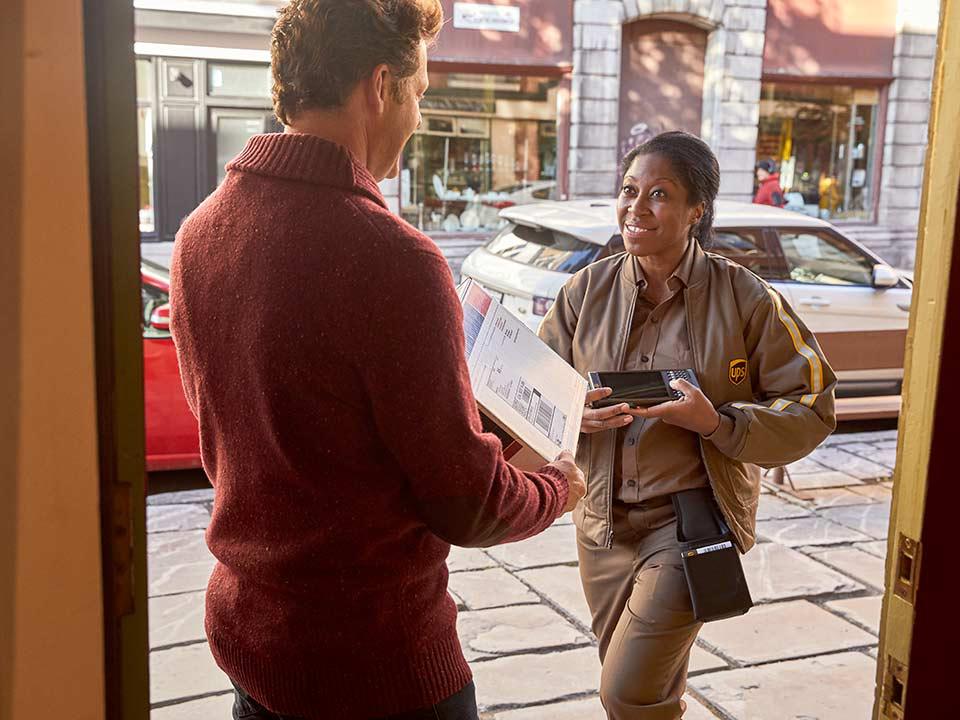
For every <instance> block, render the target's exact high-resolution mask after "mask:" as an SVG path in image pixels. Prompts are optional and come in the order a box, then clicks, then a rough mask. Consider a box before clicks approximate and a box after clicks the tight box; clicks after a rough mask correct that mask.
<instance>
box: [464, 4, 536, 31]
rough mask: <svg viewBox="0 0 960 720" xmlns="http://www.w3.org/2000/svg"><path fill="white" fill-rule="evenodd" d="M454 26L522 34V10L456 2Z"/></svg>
mask: <svg viewBox="0 0 960 720" xmlns="http://www.w3.org/2000/svg"><path fill="white" fill-rule="evenodd" d="M453 26H454V27H455V28H463V29H465V30H499V31H500V32H520V8H519V7H513V6H509V5H475V4H473V3H465V2H455V3H454V4H453Z"/></svg>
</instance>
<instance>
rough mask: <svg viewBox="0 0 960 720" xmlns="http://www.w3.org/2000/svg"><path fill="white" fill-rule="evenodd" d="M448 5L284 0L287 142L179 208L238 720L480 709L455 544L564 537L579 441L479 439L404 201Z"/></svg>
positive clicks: (182, 273)
mask: <svg viewBox="0 0 960 720" xmlns="http://www.w3.org/2000/svg"><path fill="white" fill-rule="evenodd" d="M442 20H443V11H442V9H441V4H440V0H389V1H388V0H365V1H364V2H344V1H343V0H293V2H291V3H290V4H289V5H287V6H286V7H284V8H283V9H282V10H281V11H280V13H279V17H278V19H277V22H276V25H275V26H274V29H273V38H272V48H271V56H272V72H273V80H274V84H273V94H274V108H275V111H276V113H277V117H278V118H279V119H280V120H281V121H282V122H283V124H284V126H285V132H284V133H282V134H271V135H259V136H256V137H254V138H252V139H251V140H250V141H249V142H248V143H247V146H246V148H245V149H244V150H243V152H242V153H241V154H240V155H239V156H238V157H236V158H235V159H234V160H233V161H232V162H230V163H229V164H228V165H227V175H226V179H225V180H224V182H223V183H222V184H221V185H220V187H219V188H218V189H217V190H216V191H214V193H213V194H211V195H210V196H209V197H208V198H207V199H206V200H204V202H203V203H202V204H201V205H200V207H199V208H197V210H195V211H194V212H193V213H192V214H191V215H190V217H188V218H187V220H186V221H185V222H184V224H183V226H182V228H181V230H180V232H179V234H178V236H177V242H176V246H175V251H174V256H173V263H172V267H171V305H172V313H171V328H172V331H173V338H174V341H175V342H176V346H177V354H178V358H179V361H180V368H181V374H182V377H183V385H184V390H185V394H186V397H187V401H188V403H189V405H190V408H191V410H192V411H193V412H194V414H195V415H196V416H197V418H198V420H199V424H200V445H201V454H202V458H203V465H204V469H205V470H206V472H207V475H208V476H209V477H210V480H211V482H212V484H213V486H214V488H215V490H216V495H215V500H214V507H213V517H212V520H211V523H210V527H209V529H208V530H207V543H208V545H209V546H210V549H211V551H212V552H213V554H214V555H215V556H216V558H217V564H216V567H215V568H214V571H213V574H212V576H211V578H210V582H209V585H208V589H207V596H206V632H207V638H208V639H209V643H210V649H211V651H212V653H213V655H214V658H215V659H216V661H217V664H218V665H219V666H220V667H221V668H222V669H223V671H224V672H225V673H226V674H227V675H228V676H229V677H230V679H231V680H232V681H233V683H234V686H235V688H236V694H235V700H234V711H233V712H234V717H236V718H241V717H242V718H245V719H247V720H254V719H256V720H279V719H281V718H282V719H283V720H294V719H296V720H300V719H303V720H361V719H365V720H370V719H372V718H396V719H398V720H399V719H400V718H402V719H403V720H421V719H427V718H429V720H476V718H477V706H476V700H475V694H474V687H473V683H472V680H471V673H470V669H469V667H468V665H467V663H466V661H465V660H464V657H463V654H462V652H461V649H460V643H459V641H458V638H457V632H456V615H457V610H456V605H455V604H454V602H453V600H452V599H451V597H450V595H449V594H448V593H447V568H446V558H447V554H448V552H449V550H450V544H451V543H454V544H457V545H465V546H488V545H493V544H496V543H503V542H509V541H513V540H520V539H522V538H526V537H529V536H531V535H534V534H536V533H538V532H540V531H542V530H544V529H545V528H547V527H548V526H549V525H550V524H551V523H552V522H553V521H554V520H555V519H556V518H557V517H558V516H559V515H561V514H562V513H564V512H567V511H569V510H571V509H572V508H573V506H574V505H575V504H576V502H577V500H578V499H579V498H580V497H582V495H583V493H584V491H585V486H584V482H583V474H582V473H581V472H580V471H579V470H578V469H577V467H576V465H574V463H573V458H572V457H571V456H570V455H569V454H565V455H562V456H561V457H560V458H559V459H558V460H557V461H555V462H554V463H552V464H550V465H547V466H545V467H543V468H541V470H540V471H539V472H535V473H533V472H523V471H520V470H518V469H516V468H514V467H513V466H511V465H509V464H507V462H506V461H505V460H504V458H503V453H502V448H501V445H500V441H499V440H498V439H497V438H496V437H495V436H493V435H489V434H485V433H484V432H483V431H482V429H481V423H480V416H479V414H478V412H477V405H476V402H475V400H474V398H473V393H472V391H471V386H470V378H469V375H468V372H467V366H466V360H465V353H464V336H463V319H462V312H461V308H460V303H459V301H458V298H457V294H456V291H455V288H454V286H453V279H452V277H451V274H450V270H449V268H448V266H447V263H446V261H445V260H444V257H443V255H442V254H441V253H440V251H439V250H438V249H437V246H436V245H435V244H434V243H433V242H432V241H431V240H430V239H429V238H427V237H425V236H424V235H422V234H420V233H419V232H417V231H416V230H415V229H414V228H412V227H411V226H410V225H408V224H406V223H405V222H403V221H402V220H400V219H399V218H398V217H397V216H395V215H393V214H392V213H391V212H390V211H389V210H388V208H387V205H386V203H385V201H384V199H383V196H382V195H381V193H380V189H379V187H378V185H377V183H378V181H379V180H382V179H383V178H385V177H395V176H396V175H397V172H398V162H399V156H400V152H401V149H402V148H403V146H404V144H405V143H406V142H407V140H408V139H409V137H410V135H411V134H412V133H413V132H414V130H415V129H416V128H417V127H418V125H419V123H420V121H421V118H420V111H419V107H418V105H419V100H420V99H421V98H422V97H423V94H424V93H425V92H426V89H427V82H428V80H427V71H426V53H427V43H428V42H429V41H431V40H432V39H433V38H434V37H435V36H436V34H437V33H438V32H439V30H440V27H441V24H442Z"/></svg>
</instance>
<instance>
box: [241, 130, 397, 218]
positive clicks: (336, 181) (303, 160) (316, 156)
mask: <svg viewBox="0 0 960 720" xmlns="http://www.w3.org/2000/svg"><path fill="white" fill-rule="evenodd" d="M227 170H228V171H229V170H238V171H240V172H249V173H255V174H257V175H266V176H269V177H276V178H281V179H283V180H295V181H299V182H306V183H312V184H314V185H326V186H329V187H336V188H340V189H342V190H347V191H349V192H354V193H358V194H361V195H366V196H367V197H369V198H370V199H371V200H373V201H374V202H376V203H378V204H379V205H382V206H383V207H384V208H386V207H387V203H386V201H385V200H384V199H383V193H381V192H380V187H379V185H377V181H376V180H374V179H373V175H371V174H370V171H369V170H367V168H366V167H364V166H363V165H362V164H361V163H360V161H359V160H357V158H356V156H355V155H354V154H353V153H351V152H350V151H349V150H348V149H347V148H345V147H343V146H342V145H338V144H336V143H333V142H330V141H329V140H324V139H323V138H321V137H318V136H316V135H306V134H301V133H270V134H267V135H254V136H253V137H252V138H250V139H249V140H248V141H247V145H246V147H244V148H243V152H241V153H240V154H239V155H237V157H235V158H234V159H233V160H231V161H230V162H229V163H227Z"/></svg>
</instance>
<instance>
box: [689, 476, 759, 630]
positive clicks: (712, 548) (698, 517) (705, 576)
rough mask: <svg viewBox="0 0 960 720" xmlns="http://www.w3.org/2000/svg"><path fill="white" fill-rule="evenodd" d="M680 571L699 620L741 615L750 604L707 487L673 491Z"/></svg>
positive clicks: (735, 554) (736, 557)
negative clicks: (681, 560) (680, 562)
mask: <svg viewBox="0 0 960 720" xmlns="http://www.w3.org/2000/svg"><path fill="white" fill-rule="evenodd" d="M671 497H672V499H673V509H674V511H675V512H676V514H677V540H678V541H679V542H680V556H681V558H682V559H683V572H684V574H685V575H686V576H687V587H688V588H689V589H690V598H691V600H692V601H693V615H694V617H695V618H696V619H697V620H699V621H700V622H710V621H711V620H722V619H723V618H728V617H733V616H735V615H743V614H744V613H745V612H747V610H749V609H750V608H751V607H753V600H752V599H751V598H750V589H749V588H748V587H747V580H746V578H745V577H744V575H743V566H742V565H741V564H740V553H739V551H738V550H737V547H736V545H734V543H733V535H732V534H731V533H730V528H729V527H728V526H727V523H726V521H725V520H724V519H723V514H722V513H721V512H720V508H719V507H718V506H717V502H716V500H714V498H713V491H712V490H711V489H710V488H708V487H707V488H696V489H694V490H684V491H683V492H678V493H674V494H673V495H672V496H671Z"/></svg>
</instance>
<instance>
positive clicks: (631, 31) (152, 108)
mask: <svg viewBox="0 0 960 720" xmlns="http://www.w3.org/2000/svg"><path fill="white" fill-rule="evenodd" d="M281 4H282V2H280V0H259V1H258V0H249V1H248V2H237V1H234V2H220V1H219V0H207V1H206V2H199V1H198V2H193V1H192V0H135V2H134V5H135V7H136V9H137V46H136V47H137V54H138V69H139V73H138V77H139V78H140V82H139V83H138V89H139V92H138V96H139V105H140V120H141V133H140V135H141V186H142V191H141V196H142V203H141V204H142V210H141V221H142V223H141V225H142V230H143V236H144V240H152V239H156V240H170V239H172V237H173V234H174V233H175V232H176V229H177V227H178V226H179V222H180V219H181V218H182V217H183V216H184V215H185V214H186V212H189V210H190V209H192V207H193V206H194V205H196V203H197V202H199V200H200V199H201V198H202V197H203V196H204V195H205V194H206V193H207V192H209V191H210V190H211V189H212V188H213V187H215V185H216V183H217V182H218V181H219V179H220V178H221V177H222V166H223V162H225V160H226V159H228V158H229V157H230V156H232V154H234V153H235V152H237V151H238V150H239V148H240V147H242V144H243V142H244V141H245V139H246V137H247V136H248V135H250V134H254V133H256V132H264V131H270V130H273V129H276V126H275V123H274V121H273V119H272V116H271V113H270V101H269V77H268V73H267V70H266V64H267V62H268V60H269V58H268V55H267V52H266V51H267V48H268V38H269V29H270V25H271V22H272V20H271V18H272V15H273V13H274V12H275V10H276V7H277V6H279V5H281ZM443 4H444V10H445V12H446V14H447V17H448V18H449V21H448V23H447V25H446V26H445V28H444V30H443V32H442V33H441V36H440V39H439V42H438V45H437V47H436V48H435V49H434V50H433V51H432V52H431V59H430V66H429V70H430V79H431V91H430V92H429V94H428V96H427V98H426V100H425V102H424V106H423V112H424V120H425V122H424V126H423V128H422V129H421V130H420V131H419V132H418V133H417V135H416V136H415V137H414V138H413V139H412V140H411V142H410V144H409V145H408V147H407V149H406V150H405V152H404V157H403V169H402V172H401V176H400V178H399V179H398V180H397V181H393V182H389V183H385V185H384V191H385V193H386V194H387V196H388V199H389V200H390V202H391V203H392V205H393V207H394V208H395V210H396V211H397V212H398V213H400V214H402V215H403V216H404V217H405V218H407V219H408V220H409V221H410V222H412V223H414V224H415V225H418V226H419V227H421V228H423V229H424V230H426V231H428V232H430V233H434V234H437V235H438V236H439V235H441V234H444V233H475V234H483V233H485V232H489V231H492V230H493V229H494V228H495V227H496V225H497V220H496V210H497V209H498V208H499V207H503V206H504V205H508V204H511V203H518V202H529V201H532V200H537V199H542V198H548V197H556V198H568V197H570V198H572V197H603V196H610V195H611V194H613V193H614V192H615V190H616V182H617V166H618V161H619V158H620V157H622V155H623V153H624V152H625V151H626V149H628V148H629V147H630V146H631V145H632V144H634V143H636V142H638V141H641V140H643V139H644V138H645V137H649V136H651V135H652V134H655V133H657V132H660V131H663V130H668V129H675V128H680V129H685V130H688V131H690V132H694V133H697V134H699V135H701V136H702V137H703V138H704V139H705V140H707V142H709V143H710V145H711V146H712V147H713V148H714V150H715V152H716V153H717V155H718V157H719V159H720V165H721V170H722V183H721V196H722V197H724V198H729V199H738V200H749V199H750V198H751V197H752V193H753V190H754V166H755V164H756V162H757V161H758V160H760V159H771V160H774V161H775V162H776V163H777V165H778V166H779V169H780V172H781V182H782V184H783V186H784V190H785V194H786V197H787V198H788V200H789V201H790V207H791V208H792V209H796V210H798V211H800V212H806V213H808V214H811V215H817V216H820V217H824V218H828V219H830V220H831V221H833V222H835V223H836V224H838V225H839V226H841V227H842V228H843V229H844V231H845V232H846V233H848V234H850V235H852V236H854V237H858V238H860V239H861V240H863V241H864V242H865V243H866V244H868V245H870V246H871V247H873V248H874V249H875V250H877V251H878V252H879V253H880V254H881V255H883V256H884V257H885V258H886V259H887V260H888V261H889V262H891V263H892V264H894V265H897V266H900V267H908V268H909V267H912V266H913V253H914V247H915V243H916V231H917V222H918V216H919V205H920V179H921V175H922V172H923V162H924V156H925V149H926V139H927V119H928V116H929V98H930V78H931V75H932V68H933V58H934V54H935V46H936V26H937V12H938V8H939V4H938V3H936V2H934V1H933V0H869V1H868V0H849V1H844V2H841V1H840V0H817V2H810V1H809V0H503V1H502V2H499V1H498V2H497V3H496V4H493V3H492V1H491V0H488V2H480V3H478V2H454V1H453V0H443Z"/></svg>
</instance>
